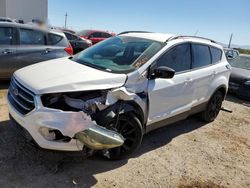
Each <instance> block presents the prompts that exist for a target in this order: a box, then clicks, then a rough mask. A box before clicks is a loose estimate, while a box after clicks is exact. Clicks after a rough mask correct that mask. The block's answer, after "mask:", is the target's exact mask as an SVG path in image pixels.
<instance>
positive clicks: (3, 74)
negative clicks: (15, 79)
mask: <svg viewBox="0 0 250 188" xmlns="http://www.w3.org/2000/svg"><path fill="white" fill-rule="evenodd" d="M16 64H17V58H16V28H15V27H9V26H0V78H1V79H8V78H10V77H11V75H12V74H13V72H14V70H15V67H16Z"/></svg>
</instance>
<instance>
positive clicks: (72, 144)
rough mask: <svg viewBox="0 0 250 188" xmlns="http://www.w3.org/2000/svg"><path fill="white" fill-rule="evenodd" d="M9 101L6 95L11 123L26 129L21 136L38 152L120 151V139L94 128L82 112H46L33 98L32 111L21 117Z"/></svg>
mask: <svg viewBox="0 0 250 188" xmlns="http://www.w3.org/2000/svg"><path fill="white" fill-rule="evenodd" d="M10 101H11V96H10V93H8V102H7V104H8V107H9V113H10V116H11V119H13V120H14V122H13V123H14V124H15V125H16V126H21V127H22V129H25V130H26V131H27V132H28V134H26V133H25V134H24V135H25V136H26V137H30V136H31V137H32V138H33V140H34V141H35V142H36V143H37V144H38V145H39V146H40V147H41V148H45V149H51V150H61V151H79V150H82V148H83V146H84V145H85V146H86V147H88V148H90V149H93V150H101V149H109V148H114V147H119V146H121V145H122V144H123V143H124V138H123V137H122V135H120V134H119V133H117V132H115V131H112V130H108V129H105V128H104V127H101V126H99V125H97V124H95V122H94V121H92V119H91V117H90V116H88V115H87V114H85V113H84V112H82V111H79V112H73V111H69V112H67V111H62V110H57V109H51V108H46V107H44V106H43V105H42V102H41V100H40V97H39V96H34V102H35V108H34V109H33V110H32V111H30V112H29V113H27V114H25V115H24V114H21V113H20V112H19V111H17V110H16V109H15V107H14V105H12V103H11V102H10ZM26 131H24V132H26ZM58 135H59V136H58ZM57 137H59V138H57ZM29 139H30V138H29Z"/></svg>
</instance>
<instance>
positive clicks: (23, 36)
mask: <svg viewBox="0 0 250 188" xmlns="http://www.w3.org/2000/svg"><path fill="white" fill-rule="evenodd" d="M20 44H21V45H45V34H44V33H42V32H40V31H35V30H31V29H20Z"/></svg>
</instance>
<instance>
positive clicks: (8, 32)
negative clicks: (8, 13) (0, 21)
mask: <svg viewBox="0 0 250 188" xmlns="http://www.w3.org/2000/svg"><path fill="white" fill-rule="evenodd" d="M12 38H13V29H12V28H9V27H0V45H10V44H11V43H12Z"/></svg>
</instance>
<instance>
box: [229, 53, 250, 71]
mask: <svg viewBox="0 0 250 188" xmlns="http://www.w3.org/2000/svg"><path fill="white" fill-rule="evenodd" d="M228 62H229V63H230V64H231V65H232V67H236V68H241V69H248V70H250V56H249V57H248V56H238V57H236V58H235V59H231V60H228Z"/></svg>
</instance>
